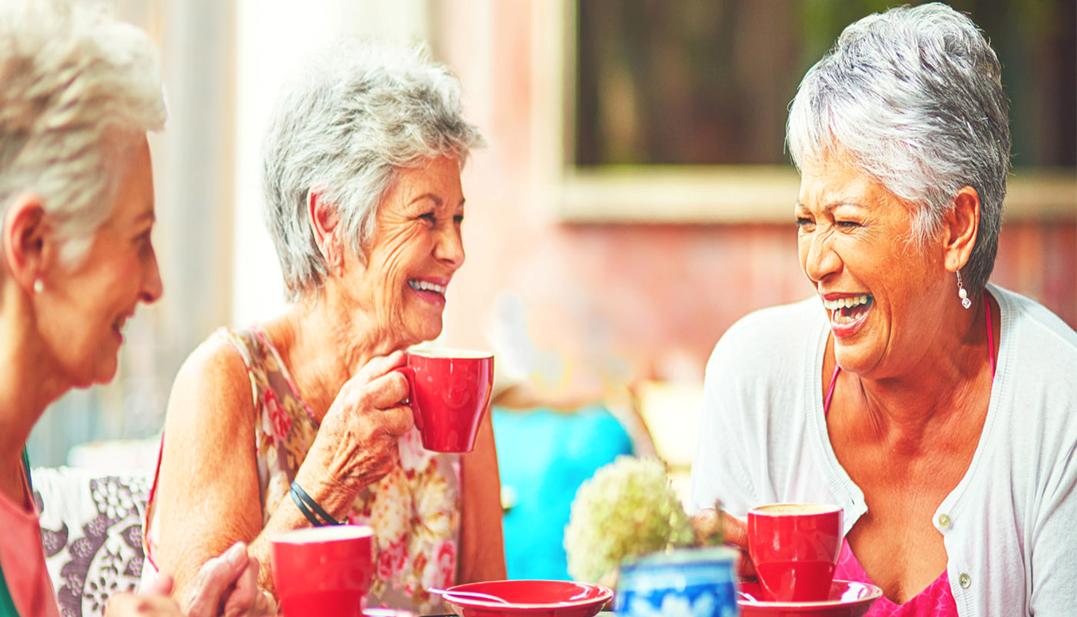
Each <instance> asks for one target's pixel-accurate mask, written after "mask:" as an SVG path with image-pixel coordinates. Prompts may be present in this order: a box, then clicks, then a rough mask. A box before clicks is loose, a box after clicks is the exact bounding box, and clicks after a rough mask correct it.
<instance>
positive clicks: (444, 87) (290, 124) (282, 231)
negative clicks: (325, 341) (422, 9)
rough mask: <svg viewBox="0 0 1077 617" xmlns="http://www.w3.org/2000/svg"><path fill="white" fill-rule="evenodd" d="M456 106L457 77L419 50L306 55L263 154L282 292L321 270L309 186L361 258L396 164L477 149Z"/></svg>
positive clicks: (293, 292) (346, 47) (351, 43)
mask: <svg viewBox="0 0 1077 617" xmlns="http://www.w3.org/2000/svg"><path fill="white" fill-rule="evenodd" d="M462 111H463V106H462V103H461V97H460V83H459V81H458V80H457V79H456V78H455V77H454V76H453V75H452V74H450V73H449V71H448V70H447V69H446V68H445V67H443V66H441V65H438V64H435V63H433V62H432V61H431V59H430V54H429V52H428V51H427V49H426V47H425V46H422V45H418V46H415V47H403V46H399V45H396V44H393V43H390V42H386V41H375V40H370V39H345V40H341V41H338V42H336V43H334V44H333V45H332V46H330V47H328V48H327V49H325V50H323V51H322V52H321V53H319V54H316V55H314V56H312V57H310V58H308V59H307V62H305V63H304V64H303V66H302V69H301V70H300V72H299V73H297V75H296V76H295V78H293V79H292V80H291V81H289V82H288V83H287V84H286V85H285V87H284V89H283V92H282V94H281V96H280V98H279V99H278V100H277V102H276V107H275V109H274V112H273V116H272V120H271V122H270V126H269V130H268V133H267V135H266V140H265V144H264V152H263V163H264V165H263V172H264V175H263V185H264V186H263V188H264V191H265V210H264V215H265V221H266V225H267V227H268V228H269V233H270V235H271V236H272V238H273V243H274V245H275V247H276V249H277V257H278V259H280V264H281V270H282V271H283V274H284V283H285V285H286V287H287V291H288V295H289V297H290V298H292V299H295V298H297V297H298V296H299V295H300V294H302V293H304V292H307V291H310V290H312V289H317V288H318V287H320V285H321V284H322V281H324V277H325V275H326V273H327V265H326V263H325V260H324V259H323V257H322V254H321V252H320V251H319V249H318V245H317V244H316V242H315V238H314V233H313V230H312V229H311V227H310V223H309V215H308V210H307V196H308V193H309V192H310V191H311V189H314V188H320V189H321V190H322V197H323V198H324V199H326V200H327V201H328V202H329V203H331V204H333V205H334V206H335V207H336V208H337V211H338V216H339V218H340V222H341V225H342V228H343V233H344V234H345V235H344V236H343V237H342V239H343V240H346V241H348V242H349V245H350V247H351V249H352V250H353V251H354V252H355V253H356V254H357V255H359V257H360V258H361V259H365V255H366V250H365V249H366V248H367V247H369V243H370V242H371V240H372V235H373V233H374V216H375V214H376V211H377V208H378V204H379V203H381V200H382V198H383V196H384V195H385V194H386V193H387V192H388V190H389V189H390V188H391V187H392V185H393V183H394V181H395V180H396V178H397V177H398V172H399V171H400V170H401V169H404V168H414V167H419V166H421V165H423V164H424V163H426V162H427V161H429V160H430V159H434V158H437V157H440V156H455V157H457V159H458V160H459V162H460V165H461V168H462V167H463V165H464V163H465V162H466V161H467V157H468V154H469V152H470V150H471V149H472V148H474V147H477V146H480V145H482V137H481V135H480V134H479V131H478V129H477V128H476V127H475V126H473V125H471V124H469V123H468V122H466V121H465V120H464V119H463V116H462Z"/></svg>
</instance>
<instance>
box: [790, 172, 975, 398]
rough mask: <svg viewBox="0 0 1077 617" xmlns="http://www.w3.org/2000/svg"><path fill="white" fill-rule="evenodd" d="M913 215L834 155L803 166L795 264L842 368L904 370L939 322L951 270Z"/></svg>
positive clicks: (879, 373) (878, 371) (882, 372)
mask: <svg viewBox="0 0 1077 617" xmlns="http://www.w3.org/2000/svg"><path fill="white" fill-rule="evenodd" d="M913 212H914V210H913V206H912V205H910V204H908V203H906V202H903V201H902V200H900V199H899V198H898V197H896V196H895V195H894V194H893V193H891V192H889V191H888V190H887V189H886V188H885V187H884V186H883V185H882V184H881V183H879V182H878V181H877V180H875V179H874V178H872V177H871V176H869V175H868V174H866V173H865V172H863V171H862V170H860V169H858V168H857V167H855V166H854V165H851V164H848V163H847V162H845V161H844V160H842V159H841V158H840V157H835V156H830V157H828V158H825V159H823V160H820V161H809V162H806V163H805V164H804V166H803V168H802V170H801V184H800V195H799V197H798V199H797V205H796V219H797V226H798V228H799V231H798V247H799V253H800V265H801V268H802V269H803V270H804V273H805V274H806V275H807V276H808V279H809V280H810V281H811V282H812V284H813V285H814V286H815V289H816V292H817V293H818V294H819V296H820V298H821V299H822V300H823V306H824V307H825V309H826V311H827V316H828V317H829V319H830V327H831V331H832V333H833V335H834V353H835V356H836V357H837V360H838V363H839V365H840V366H841V367H842V368H843V369H845V370H848V371H852V372H854V373H858V374H861V375H865V374H869V373H875V374H876V375H877V376H879V377H883V376H887V375H891V374H894V373H896V372H900V371H901V370H903V368H908V367H909V366H911V365H910V364H909V363H914V362H916V361H917V358H919V357H922V355H923V353H924V351H925V348H926V346H927V345H928V343H929V341H930V340H931V339H932V338H933V333H932V330H933V329H936V330H937V329H938V327H939V324H940V320H939V319H937V318H935V317H934V316H939V315H941V314H942V311H943V308H944V307H943V305H942V301H943V299H944V298H945V297H947V296H946V294H945V293H942V292H943V289H942V286H943V285H946V281H947V279H946V277H945V275H946V274H947V273H946V271H945V269H944V268H943V266H942V251H940V250H935V249H936V248H938V246H937V244H938V243H937V242H935V241H929V242H928V243H927V244H926V245H925V246H924V247H923V248H919V247H918V246H917V245H916V244H915V243H914V242H912V240H911V238H912V216H913ZM954 291H956V290H954ZM955 297H956V295H955Z"/></svg>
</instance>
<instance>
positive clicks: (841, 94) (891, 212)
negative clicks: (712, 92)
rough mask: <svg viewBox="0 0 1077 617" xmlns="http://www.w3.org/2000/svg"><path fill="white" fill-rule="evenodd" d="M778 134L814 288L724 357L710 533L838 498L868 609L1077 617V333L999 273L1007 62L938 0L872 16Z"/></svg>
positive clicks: (715, 362)
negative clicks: (790, 170) (757, 510)
mask: <svg viewBox="0 0 1077 617" xmlns="http://www.w3.org/2000/svg"><path fill="white" fill-rule="evenodd" d="M788 144H789V150H790V152H791V154H792V156H793V159H794V161H795V162H796V164H797V166H798V167H799V169H800V172H801V185H800V194H799V196H798V198H797V202H796V206H795V216H796V223H797V227H798V241H799V246H800V263H801V268H802V269H803V271H804V273H805V275H806V276H807V278H808V280H809V281H810V283H811V284H812V286H813V287H814V288H815V290H816V292H817V295H818V298H817V299H812V300H809V301H805V302H802V303H799V304H795V305H791V306H785V307H778V308H771V309H766V310H763V311H760V312H758V313H755V314H752V315H749V316H748V317H746V318H744V319H743V320H741V321H740V322H738V323H737V324H736V325H734V326H733V327H732V328H731V329H730V330H729V331H728V332H727V333H726V334H725V335H724V336H723V337H722V339H721V341H719V343H718V345H717V347H716V348H715V350H714V354H713V355H712V357H711V359H710V362H709V363H708V366H707V374H706V385H705V403H704V414H703V423H702V428H701V431H700V436H699V442H698V447H697V452H696V458H695V461H694V465H693V469H692V474H693V478H692V484H693V486H692V506H693V507H694V508H695V509H697V510H698V513H697V514H696V516H695V519H694V520H695V522H696V524H697V525H698V526H699V527H701V528H704V529H706V528H710V527H713V526H714V525H716V524H724V525H725V528H726V531H727V539H728V540H729V541H730V542H732V543H734V544H737V545H739V546H741V547H742V548H743V547H744V546H745V543H746V539H745V525H744V522H743V520H742V517H744V516H745V514H746V512H747V510H748V509H750V508H752V507H755V506H758V505H763V504H766V503H774V502H787V503H789V502H792V503H813V502H814V503H832V504H839V505H841V506H842V507H843V508H844V512H845V529H844V533H845V536H844V543H843V546H842V549H841V554H840V557H839V560H838V564H837V572H836V575H835V577H836V578H837V579H840V580H853V581H860V582H864V583H873V584H874V585H876V586H878V587H879V588H881V590H882V593H883V597H882V598H880V599H879V600H878V601H877V602H875V604H874V605H873V606H872V608H871V611H870V612H869V615H899V614H900V615H903V616H910V615H962V616H970V615H984V616H985V615H1033V614H1035V615H1064V614H1071V613H1072V611H1073V609H1074V607H1075V606H1077V562H1074V560H1073V554H1074V553H1075V552H1077V534H1075V533H1074V524H1075V522H1077V459H1075V457H1074V452H1075V450H1077V379H1075V378H1074V376H1075V375H1077V333H1074V331H1073V330H1072V329H1071V328H1070V327H1069V326H1067V325H1066V324H1065V323H1063V322H1062V321H1061V320H1060V319H1059V318H1058V317H1056V316H1055V315H1053V314H1052V313H1051V312H1049V311H1048V310H1047V309H1045V308H1044V307H1042V306H1040V305H1039V304H1037V303H1036V302H1034V301H1032V300H1030V299H1028V298H1025V297H1022V296H1020V295H1018V294H1015V293H1013V292H1010V291H1007V290H1005V289H1002V288H1000V287H998V286H995V285H992V284H989V283H988V277H989V275H990V273H991V270H992V266H993V263H994V260H995V253H996V248H997V245H998V233H999V224H1000V220H1001V213H1002V202H1003V197H1004V196H1005V193H1006V175H1007V172H1008V169H1009V160H1010V133H1009V128H1008V105H1007V102H1006V98H1005V95H1004V93H1003V89H1002V84H1001V81H1000V68H999V61H998V59H997V58H996V56H995V53H994V51H993V50H992V49H991V47H990V46H989V44H988V43H987V41H986V40H985V38H984V36H983V34H982V33H981V32H980V31H979V29H978V28H977V27H976V25H975V24H973V22H972V21H971V20H970V19H969V18H968V17H966V16H964V15H962V14H960V13H958V12H956V11H954V10H953V9H951V8H949V7H947V6H945V5H941V4H927V5H922V6H919V7H916V8H907V7H904V8H895V9H892V10H889V11H887V12H885V13H882V14H877V15H871V16H868V17H865V18H864V19H862V20H860V21H858V22H856V23H854V24H852V25H851V26H849V27H848V28H846V29H845V31H844V32H843V33H842V35H841V37H840V38H839V40H838V42H837V44H836V45H835V46H834V48H833V49H832V50H831V51H830V52H829V53H827V54H826V55H825V56H824V57H823V59H822V60H820V61H819V62H818V63H817V64H816V65H815V66H814V67H812V68H811V69H810V70H809V71H808V73H807V75H805V77H804V79H803V81H802V82H801V84H800V88H799V90H798V92H797V94H796V98H795V99H794V101H793V104H792V106H791V108H790V112H789V124H788ZM820 301H821V303H822V307H820V306H819V303H820ZM820 308H822V310H820ZM717 500H720V501H721V505H722V508H723V512H722V513H721V514H719V513H718V512H717V511H716V510H715V509H714V507H715V503H716V501H717Z"/></svg>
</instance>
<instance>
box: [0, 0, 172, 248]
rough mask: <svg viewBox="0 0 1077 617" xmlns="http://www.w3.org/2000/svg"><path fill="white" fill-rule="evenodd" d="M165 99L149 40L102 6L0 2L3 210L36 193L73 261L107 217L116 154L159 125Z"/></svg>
mask: <svg viewBox="0 0 1077 617" xmlns="http://www.w3.org/2000/svg"><path fill="white" fill-rule="evenodd" d="M164 122H165V103H164V97H163V93H162V87H161V71H160V66H159V64H158V60H157V50H156V48H155V47H154V44H153V42H152V41H151V40H150V39H149V37H148V36H147V35H146V34H145V33H144V32H143V31H141V30H139V29H138V28H136V27H135V26H133V25H131V24H127V23H124V22H121V21H118V20H116V19H114V18H112V17H110V16H109V15H108V14H107V13H105V12H104V10H103V8H102V7H100V6H96V7H88V6H86V5H85V4H80V3H72V2H69V1H64V2H61V1H56V0H4V1H3V3H2V7H0V213H2V212H6V210H7V208H8V206H9V205H10V204H11V201H12V200H13V199H15V198H16V197H17V196H18V195H20V194H21V193H23V192H26V191H29V192H33V193H35V194H37V195H39V196H40V197H41V198H42V200H43V202H44V208H45V210H46V211H47V212H48V213H49V214H50V216H52V217H53V222H54V223H55V224H56V228H57V233H58V235H59V236H60V237H61V238H63V239H64V240H65V241H66V242H65V243H64V249H63V256H64V257H65V259H66V260H67V261H69V262H71V261H77V260H78V259H80V258H81V256H82V255H84V254H85V250H86V249H87V248H88V247H89V246H90V244H91V243H92V237H93V233H94V232H95V231H96V230H97V228H98V227H99V226H100V225H101V223H103V222H104V221H105V220H106V219H107V218H108V216H109V214H110V210H111V206H112V197H113V195H114V194H115V189H116V185H117V184H118V182H119V170H118V169H117V167H116V164H115V162H116V159H117V156H118V155H119V153H120V151H121V149H122V148H124V147H129V146H130V144H131V142H132V141H133V140H132V138H133V137H137V136H144V135H145V134H146V132H147V131H151V130H152V131H156V130H160V129H161V128H162V127H163V126H164Z"/></svg>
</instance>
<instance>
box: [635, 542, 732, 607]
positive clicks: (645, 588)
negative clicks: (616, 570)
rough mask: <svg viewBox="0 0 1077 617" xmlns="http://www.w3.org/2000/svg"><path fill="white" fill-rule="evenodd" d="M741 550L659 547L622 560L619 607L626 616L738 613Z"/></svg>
mask: <svg viewBox="0 0 1077 617" xmlns="http://www.w3.org/2000/svg"><path fill="white" fill-rule="evenodd" d="M737 558H738V554H737V551H735V550H733V549H730V548H725V547H712V548H688V549H679V550H675V551H672V552H670V553H659V554H655V555H650V556H647V557H644V558H642V559H639V560H637V561H633V562H629V563H626V564H623V565H622V566H621V570H620V575H619V577H618V579H617V595H616V596H615V598H614V601H613V610H614V611H616V612H617V615H618V616H620V617H659V616H661V617H736V615H737V591H736V587H735V586H734V581H735V578H736V565H737Z"/></svg>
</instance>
